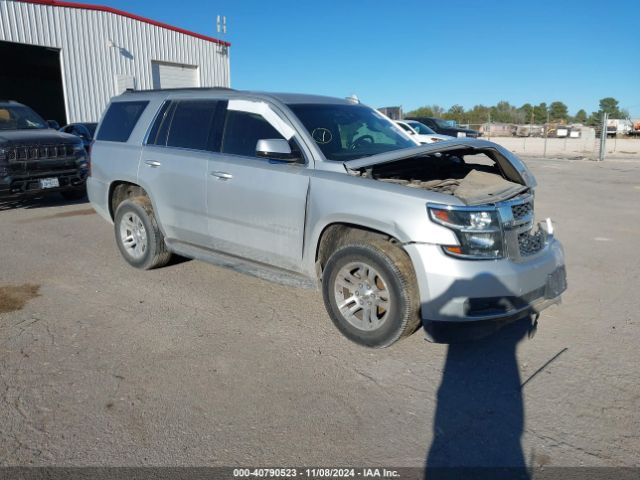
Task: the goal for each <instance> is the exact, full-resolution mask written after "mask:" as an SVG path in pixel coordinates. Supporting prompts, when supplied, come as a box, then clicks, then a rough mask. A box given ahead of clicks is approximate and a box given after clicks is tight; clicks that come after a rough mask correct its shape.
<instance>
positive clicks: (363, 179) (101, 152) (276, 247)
mask: <svg viewBox="0 0 640 480" xmlns="http://www.w3.org/2000/svg"><path fill="white" fill-rule="evenodd" d="M91 159H92V169H91V177H90V178H89V180H88V184H87V185H88V192H89V199H90V201H91V204H92V205H93V207H94V208H95V210H96V211H97V212H98V213H99V214H100V215H101V216H103V217H104V218H105V219H106V220H107V221H109V222H112V223H113V224H114V229H115V240H116V243H117V245H118V248H119V250H120V252H121V254H122V256H123V257H124V259H125V260H126V261H127V262H128V263H129V264H130V265H132V266H134V267H136V268H140V269H151V268H156V267H161V266H163V265H166V264H167V262H168V261H169V260H170V257H171V255H172V253H176V254H179V255H182V256H186V257H189V258H197V259H201V260H206V261H210V262H212V263H218V264H222V265H226V266H231V267H232V268H234V269H236V270H241V271H245V272H250V273H253V274H256V275H259V276H262V277H263V278H268V279H270V280H279V281H281V282H282V281H284V280H285V279H286V283H288V284H289V285H300V284H301V283H306V284H308V285H314V286H317V287H320V288H321V290H322V294H323V297H324V303H325V307H326V309H327V312H328V313H329V316H330V317H331V319H332V320H333V322H334V324H335V325H336V327H337V328H338V329H339V330H340V331H341V332H342V333H343V334H344V335H345V336H346V337H347V338H349V339H351V340H353V341H354V342H357V343H359V344H361V345H365V346H369V347H386V346H388V345H391V344H392V343H394V342H395V341H396V340H398V339H400V338H402V337H404V336H407V335H410V334H412V333H413V332H415V331H416V330H417V329H418V328H419V326H420V324H421V321H422V322H438V321H451V322H469V321H478V320H509V319H514V318H519V317H521V316H526V315H529V314H532V313H537V312H539V311H541V310H542V309H544V308H546V307H547V306H549V305H552V304H554V303H557V302H558V301H559V300H560V295H561V293H562V292H563V291H564V289H565V288H566V280H565V270H564V253H563V249H562V246H561V245H560V243H559V242H558V240H556V239H555V237H554V234H553V228H552V224H551V221H550V220H548V219H547V221H546V222H543V223H541V224H536V223H535V221H534V198H533V195H534V188H535V185H536V182H535V179H534V177H533V175H532V174H531V172H530V171H529V170H528V169H527V167H526V166H525V165H524V163H523V162H522V161H520V160H519V159H518V158H517V157H516V156H514V155H513V154H512V153H511V152H509V151H508V150H506V149H504V148H503V147H501V146H499V145H497V144H494V143H491V142H486V141H481V140H471V139H454V140H451V141H447V142H437V143H433V144H430V145H421V146H420V145H416V143H415V142H414V141H413V140H411V137H410V136H408V135H405V134H404V132H403V131H402V130H401V129H400V128H398V127H397V126H396V125H394V124H393V122H392V121H391V120H389V119H388V118H387V117H385V116H384V115H382V114H381V113H379V112H378V111H376V110H374V109H372V108H369V107H367V106H364V105H361V104H360V103H359V102H357V101H349V100H344V99H337V98H329V97H321V96H316V95H299V94H284V93H279V94H266V93H256V92H242V91H233V90H228V89H215V88H213V89H183V90H164V91H162V90H159V91H147V92H143V91H136V92H133V91H132V92H127V93H123V94H122V95H120V96H118V97H115V98H113V99H112V101H111V103H110V105H109V106H108V108H107V111H106V113H105V114H104V116H103V119H102V121H101V123H100V125H99V127H98V131H97V134H96V140H95V143H94V145H93V149H92V155H91ZM212 295H213V296H215V292H212ZM263 321H268V319H267V318H266V317H265V318H260V319H257V320H256V322H255V325H254V326H255V328H260V322H263Z"/></svg>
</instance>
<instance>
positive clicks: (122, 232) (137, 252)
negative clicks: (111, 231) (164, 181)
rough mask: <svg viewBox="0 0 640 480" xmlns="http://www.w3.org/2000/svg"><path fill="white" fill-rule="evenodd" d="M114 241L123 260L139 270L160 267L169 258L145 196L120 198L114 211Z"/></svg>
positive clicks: (169, 253)
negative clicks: (120, 200) (122, 199)
mask: <svg viewBox="0 0 640 480" xmlns="http://www.w3.org/2000/svg"><path fill="white" fill-rule="evenodd" d="M114 225H115V234H116V243H117V244H118V248H119V249H120V253H121V254H122V256H123V257H124V259H125V260H126V261H127V262H128V263H129V264H130V265H132V266H134V267H136V268H140V269H142V270H150V269H152V268H158V267H163V266H164V265H166V264H167V263H168V262H169V260H170V259H171V252H170V251H169V250H168V249H167V246H166V244H165V243H164V236H163V235H162V232H161V231H160V228H159V227H158V223H157V221H156V218H155V214H154V212H153V208H152V206H151V202H150V201H149V199H148V198H147V197H135V198H131V199H128V200H124V201H123V202H122V203H120V205H118V208H117V210H116V214H115V218H114Z"/></svg>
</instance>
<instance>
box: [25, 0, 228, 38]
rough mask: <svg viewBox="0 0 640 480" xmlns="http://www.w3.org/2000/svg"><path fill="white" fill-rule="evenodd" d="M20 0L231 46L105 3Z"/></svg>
mask: <svg viewBox="0 0 640 480" xmlns="http://www.w3.org/2000/svg"><path fill="white" fill-rule="evenodd" d="M20 1H22V2H25V3H37V4H39V5H49V6H52V7H66V8H80V9H82V10H95V11H98V12H107V13H113V14H115V15H120V16H123V17H127V18H131V19H133V20H138V21H140V22H145V23H148V24H150V25H155V26H156V27H161V28H166V29H168V30H173V31H174V32H178V33H183V34H185V35H190V36H192V37H196V38H199V39H201V40H206V41H208V42H213V43H217V44H219V45H224V46H226V47H230V46H231V44H230V43H229V42H225V41H224V40H220V39H218V38H213V37H208V36H207V35H202V34H200V33H195V32H192V31H190V30H185V29H184V28H180V27H174V26H173V25H169V24H168V23H162V22H156V21H155V20H151V19H150V18H146V17H141V16H139V15H134V14H133V13H129V12H125V11H123V10H118V9H117V8H111V7H105V6H103V5H91V4H88V3H76V2H66V1H61V0H20Z"/></svg>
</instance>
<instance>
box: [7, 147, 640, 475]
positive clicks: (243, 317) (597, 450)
mask: <svg viewBox="0 0 640 480" xmlns="http://www.w3.org/2000/svg"><path fill="white" fill-rule="evenodd" d="M528 163H529V164H530V165H531V166H532V168H533V170H534V172H535V173H536V175H537V177H538V181H539V183H540V187H539V189H538V193H537V200H536V208H537V215H538V217H539V218H540V219H542V218H544V217H547V216H551V217H552V218H553V219H554V220H555V224H556V232H557V234H558V236H559V237H560V239H561V240H562V241H563V242H564V245H565V248H566V251H567V257H568V276H569V290H568V291H567V293H566V294H565V297H564V303H563V305H561V306H559V307H552V308H551V309H549V310H547V311H545V312H544V313H543V314H542V316H541V318H540V321H539V324H538V328H537V331H536V332H533V331H531V329H530V325H529V324H528V323H527V322H519V323H516V324H512V325H510V326H508V327H505V328H504V329H502V330H501V331H499V332H498V333H496V334H494V335H491V336H489V337H485V338H482V339H477V340H475V341H471V342H466V343H454V344H451V345H445V344H430V343H427V342H425V341H424V336H423V335H422V333H417V334H416V335H414V336H412V337H410V338H409V339H407V340H404V341H402V342H400V343H398V344H396V345H395V346H394V347H392V348H390V349H386V350H367V349H364V348H361V347H358V346H356V345H354V344H351V343H350V342H348V341H347V340H345V339H344V338H342V337H341V336H340V335H339V333H338V332H337V331H336V330H335V329H334V327H333V326H332V324H331V322H330V320H329V318H328V317H327V315H326V314H325V311H324V308H323V305H322V300H321V297H320V295H319V293H317V292H315V291H311V290H297V289H292V288H289V287H284V286H280V285H276V284H271V283H267V282H265V281H263V280H260V279H257V278H253V277H249V276H244V275H241V274H238V273H235V272H233V271H229V270H225V269H222V268H218V267H215V266H211V265H208V264H204V263H201V262H197V261H185V262H182V263H176V264H174V265H172V266H169V267H167V268H164V269H160V270H156V271H152V272H141V271H137V270H134V269H132V268H131V267H129V266H128V265H127V264H126V263H125V262H124V261H123V260H122V259H121V258H120V255H119V253H118V251H117V248H116V245H115V243H114V239H113V231H112V227H111V226H110V225H108V224H107V223H106V222H104V221H103V220H102V219H101V218H99V217H98V216H97V215H95V214H94V213H93V211H92V210H90V206H89V205H88V204H86V203H77V204H72V205H69V204H66V205H65V204H63V203H61V201H58V200H57V199H53V198H52V199H49V200H42V201H34V202H28V203H26V204H23V205H20V206H17V207H8V206H5V207H3V208H4V209H3V210H2V211H0V465H76V466H79V465H130V466H134V465H173V466H175V465H238V466H247V465H261V466H262V465H271V466H292V465H298V466H305V465H325V466H342V465H360V466H370V465H394V466H423V465H424V464H425V462H426V459H427V458H429V459H430V462H432V463H433V464H439V465H447V464H451V465H459V464H467V465H519V464H521V463H522V462H523V461H525V462H526V463H527V464H528V465H531V466H541V465H561V466H577V465H584V466H623V465H626V466H640V369H639V368H638V366H639V365H640V348H638V345H639V344H640V320H639V319H638V312H639V311H640V295H639V294H638V286H639V285H640V254H639V253H638V239H639V238H640V209H639V208H638V206H639V205H640V159H639V158H635V159H633V160H629V161H611V162H605V163H603V164H597V163H594V162H588V161H558V160H541V159H531V160H528ZM533 333H535V335H533ZM523 384H524V385H523ZM521 385H523V386H522V387H521Z"/></svg>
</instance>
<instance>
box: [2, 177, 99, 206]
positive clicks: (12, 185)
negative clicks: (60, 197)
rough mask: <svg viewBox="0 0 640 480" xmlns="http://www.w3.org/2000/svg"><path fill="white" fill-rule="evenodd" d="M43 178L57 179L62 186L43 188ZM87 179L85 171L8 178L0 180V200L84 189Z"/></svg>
mask: <svg viewBox="0 0 640 480" xmlns="http://www.w3.org/2000/svg"><path fill="white" fill-rule="evenodd" d="M43 178H57V179H58V183H59V185H60V186H59V187H55V188H41V186H40V180H41V179H43ZM86 179H87V171H86V170H85V169H74V170H67V171H51V172H38V173H32V174H26V175H12V176H6V177H2V178H0V199H3V200H8V199H13V198H21V197H26V196H33V195H44V194H48V193H55V192H62V191H67V190H73V189H80V188H83V187H84V185H85V182H86Z"/></svg>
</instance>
